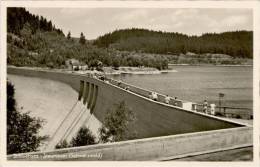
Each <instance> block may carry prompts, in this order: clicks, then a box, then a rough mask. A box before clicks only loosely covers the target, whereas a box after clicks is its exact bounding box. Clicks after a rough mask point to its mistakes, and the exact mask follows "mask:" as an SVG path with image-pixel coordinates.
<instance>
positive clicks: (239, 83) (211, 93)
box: [113, 66, 253, 108]
mask: <svg viewBox="0 0 260 167" xmlns="http://www.w3.org/2000/svg"><path fill="white" fill-rule="evenodd" d="M171 67H172V68H173V69H174V70H176V71H177V72H169V73H163V74H154V75H149V74H147V75H131V74H125V75H115V76H113V78H114V79H121V80H122V81H123V82H126V83H130V84H133V85H136V86H139V87H142V88H146V89H148V90H153V91H156V92H158V93H162V94H168V95H169V96H173V97H174V96H176V97H178V98H179V99H182V100H186V101H193V102H197V103H202V102H203V100H204V99H207V100H208V101H209V102H210V103H216V104H218V94H219V93H224V94H225V95H224V98H223V102H222V104H223V105H225V106H234V107H246V108H253V67H239V66H238V67H222V66H171Z"/></svg>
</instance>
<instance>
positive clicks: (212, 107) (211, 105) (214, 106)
mask: <svg viewBox="0 0 260 167" xmlns="http://www.w3.org/2000/svg"><path fill="white" fill-rule="evenodd" d="M202 106H203V112H204V113H206V114H211V115H215V108H216V104H214V103H212V104H210V105H208V101H207V100H204V102H203V105H202ZM208 108H210V109H209V110H208Z"/></svg>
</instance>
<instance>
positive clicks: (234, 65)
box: [168, 64, 253, 67]
mask: <svg viewBox="0 0 260 167" xmlns="http://www.w3.org/2000/svg"><path fill="white" fill-rule="evenodd" d="M168 66H213V67H214V66H217V67H253V64H168Z"/></svg>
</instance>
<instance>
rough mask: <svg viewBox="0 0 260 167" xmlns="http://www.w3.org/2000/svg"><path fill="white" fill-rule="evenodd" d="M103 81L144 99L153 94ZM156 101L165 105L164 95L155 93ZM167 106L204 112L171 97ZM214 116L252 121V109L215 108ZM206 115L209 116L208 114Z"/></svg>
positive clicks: (114, 81) (132, 86) (201, 106)
mask: <svg viewBox="0 0 260 167" xmlns="http://www.w3.org/2000/svg"><path fill="white" fill-rule="evenodd" d="M105 80H107V81H109V83H111V84H113V85H115V86H118V87H121V88H123V89H126V90H128V91H131V92H133V93H136V94H138V95H141V96H144V97H146V98H151V97H150V95H151V94H152V93H153V92H152V91H150V90H146V89H144V88H139V87H137V86H134V85H131V84H128V83H125V82H122V81H117V80H114V79H111V78H106V79H105ZM157 96H158V98H157V101H158V102H161V103H165V98H166V95H163V94H160V93H157ZM169 98H170V101H169V103H168V104H169V105H172V106H175V107H180V108H183V109H186V110H192V111H196V112H204V111H203V104H198V103H194V102H189V101H184V100H180V99H176V97H175V98H173V97H169ZM210 109H211V108H210V106H208V107H207V110H208V111H210ZM214 110H215V114H214V115H216V116H224V117H232V118H243V119H252V118H253V114H252V109H249V108H241V107H229V106H222V107H220V106H216V108H214ZM208 114H211V113H210V112H208Z"/></svg>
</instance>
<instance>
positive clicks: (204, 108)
mask: <svg viewBox="0 0 260 167" xmlns="http://www.w3.org/2000/svg"><path fill="white" fill-rule="evenodd" d="M203 112H204V113H206V114H207V113H208V102H207V100H204V103H203Z"/></svg>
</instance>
